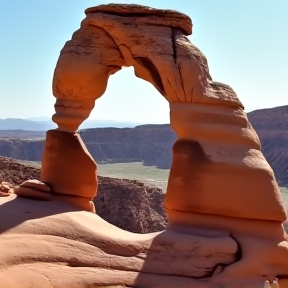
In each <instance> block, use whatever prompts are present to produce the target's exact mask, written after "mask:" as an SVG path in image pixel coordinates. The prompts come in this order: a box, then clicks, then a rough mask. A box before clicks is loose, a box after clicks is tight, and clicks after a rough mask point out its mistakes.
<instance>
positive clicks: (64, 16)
mask: <svg viewBox="0 0 288 288" xmlns="http://www.w3.org/2000/svg"><path fill="white" fill-rule="evenodd" d="M111 2H113V1H111ZM117 2H119V1H117V0H114V2H113V3H117ZM129 2H130V3H138V4H143V5H148V6H152V7H158V8H171V9H176V10H179V11H181V12H184V13H186V14H188V15H189V16H190V17H191V18H192V21H193V24H194V28H193V35H192V37H190V40H191V41H192V42H193V43H194V44H195V45H196V46H198V47H199V48H200V49H201V50H202V52H203V53H204V54H205V55H206V57H207V58H208V63H209V67H210V72H211V75H212V77H213V80H215V81H220V82H224V83H227V84H229V85H231V86H232V87H233V88H234V90H235V91H236V92H237V94H238V97H239V98H240V99H241V101H242V102H243V103H244V105H245V107H246V111H251V110H255V109H261V108H267V107H275V106H280V105H288V97H287V96H288V0H177V1H175V0H173V1H172V0H157V1H156V0H154V1H151V0H143V1H137V0H135V1H124V0H123V1H121V3H129ZM103 3H110V1H91V0H81V1H76V0H25V1H24V0H0V39H1V41H0V43H1V45H0V118H7V117H9V118H30V117H36V116H51V115H52V114H53V113H54V108H53V105H54V102H55V98H54V97H53V96H52V89H51V82H52V75H53V70H54V67H55V64H56V61H57V59H58V56H59V52H60V50H61V48H62V47H63V45H64V43H65V42H66V41H67V40H69V39H70V38H71V35H72V33H73V32H74V31H75V30H77V29H78V28H79V25H80V21H81V20H82V19H83V18H84V16H85V15H84V10H85V8H88V7H91V6H96V5H99V4H103ZM119 3H120V2H119ZM156 3H157V4H156ZM90 118H91V119H113V120H119V121H124V120H125V121H127V120H128V121H131V122H132V121H134V122H136V121H137V122H146V123H164V122H168V119H169V118H168V105H167V103H166V101H165V100H164V98H162V96H161V95H159V94H158V92H157V91H156V90H155V89H154V88H153V87H152V85H150V84H149V83H146V82H144V81H143V80H140V79H138V78H136V77H135V76H134V74H133V69H132V68H125V69H123V70H122V71H120V72H118V73H117V74H116V75H113V76H112V77H110V80H109V84H108V89H107V91H106V93H105V94H104V95H103V96H102V98H100V99H99V100H97V101H96V105H95V108H94V110H93V112H92V114H91V116H90Z"/></svg>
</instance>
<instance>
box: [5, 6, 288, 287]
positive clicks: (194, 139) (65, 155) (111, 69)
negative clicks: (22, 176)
mask: <svg viewBox="0 0 288 288" xmlns="http://www.w3.org/2000/svg"><path fill="white" fill-rule="evenodd" d="M191 32H192V23H191V20H190V19H189V18H188V17H187V16H185V15H183V14H181V13H178V12H176V11H168V10H158V9H152V8H149V7H143V6H138V5H114V4H110V5H101V6H98V7H94V8H89V9H87V10H86V18H85V19H84V20H83V21H82V23H81V28H80V29H79V30H78V31H76V32H75V33H74V34H73V37H72V39H71V40H70V41H68V42H67V43H66V44H65V46H64V48H63V49H62V51H61V54H60V57H59V60H58V62H57V66H56V68H55V73H54V78H53V93H54V95H55V97H56V98H57V99H56V104H55V110H56V113H55V115H54V116H53V120H54V122H55V123H57V124H58V129H57V131H49V132H48V133H47V139H46V146H45V152H44V157H43V170H42V172H41V176H40V180H41V181H42V182H44V183H47V185H51V186H52V188H53V190H54V193H55V197H54V198H53V199H54V200H53V201H54V202H55V203H54V202H53V201H52V202H51V201H50V202H51V203H54V205H55V207H57V209H58V210H57V209H56V208H55V211H56V212H57V213H58V214H57V216H51V217H50V216H49V217H48V216H47V215H46V217H43V218H42V221H40V222H39V221H38V222H37V220H36V221H35V220H34V221H32V223H33V225H32V226H33V229H31V226H29V221H28V224H27V223H24V224H23V225H19V226H16V227H14V228H10V230H9V233H12V234H13V235H14V234H21V235H23V233H24V234H29V233H30V234H33V235H34V234H37V235H39V234H40V235H53V236H55V235H57V236H59V237H60V239H61V241H63V242H61V241H60V242H57V241H56V240H55V239H53V237H52V238H51V237H50V238H49V237H48V236H47V237H46V238H47V239H46V238H45V237H44V236H43V237H42V238H41V237H40V239H43V241H44V239H45V241H48V242H50V241H51V243H54V244H55V245H56V246H55V248H53V249H52V248H51V246H49V244H48V242H45V241H44V242H45V243H44V242H43V243H42V246H41V245H40V244H39V246H37V243H38V238H37V237H38V236H37V237H36V236H35V235H34V236H33V237H34V238H33V237H32V236H31V241H32V242H33V241H34V242H33V243H34V244H33V249H36V251H39V253H40V251H41V249H45V250H46V249H47V251H48V250H49V249H50V251H51V253H50V254H49V255H50V256H48V255H46V254H45V255H44V254H43V255H44V256H43V257H48V260H49V261H48V262H49V263H50V264H49V265H50V266H49V265H48V266H45V267H44V266H41V265H40V264H39V265H38V264H30V266H29V265H28V266H27V267H26V268H27V269H29V268H31V269H32V268H33V271H35V270H36V269H37V270H38V274H37V273H36V272H35V273H36V274H35V273H34V272H33V273H34V274H35V275H34V274H33V275H32V274H31V275H30V277H32V276H33V277H36V276H37V277H40V276H39V275H45V276H46V277H47V278H48V279H49V281H52V280H51V279H54V280H55V279H56V278H57V277H56V272H57V273H59V269H60V268H59V267H57V271H56V267H55V265H54V264H51V263H58V262H65V263H69V266H73V267H94V268H95V269H94V270H93V274H91V273H90V272H91V271H90V270H89V269H86V270H85V269H84V268H83V269H84V270H81V271H82V274H81V275H82V276H81V275H80V274H78V273H75V272H74V273H73V274H72V272H71V270H69V269H67V268H63V267H61V269H62V270H61V271H62V272H63V273H67V275H69V277H70V278H69V277H68V278H67V279H68V280H69V279H70V281H72V279H74V280H73V281H80V282H81V281H82V282H81V283H83V284H81V285H82V286H81V285H80V286H79V287H88V286H89V285H90V284H92V283H94V284H95V283H96V284H103V283H105V284H114V283H115V281H116V283H117V284H119V283H125V284H127V285H129V286H133V287H152V286H159V287H165V288H167V287H180V286H182V285H187V286H189V285H190V286H191V287H192V286H193V287H194V286H195V287H219V286H217V285H227V287H263V285H264V281H265V280H266V279H268V280H270V281H273V279H275V277H279V278H282V279H280V280H279V284H280V286H281V287H283V288H284V287H285V286H284V283H285V281H286V283H287V281H288V272H287V271H288V260H287V259H288V242H287V235H286V233H285V231H284V228H283V222H284V221H285V219H286V213H285V209H284V206H283V203H282V198H281V195H280V192H279V188H278V186H277V183H276V181H275V177H274V174H273V171H272V169H271V167H270V166H269V165H268V163H267V162H266V160H265V158H264V157H263V155H262V153H261V150H260V142H259V139H258V136H257V134H256V133H255V131H254V130H253V128H252V127H251V125H250V123H249V121H248V120H247V117H246V114H245V112H244V107H243V105H242V104H241V102H240V101H239V99H238V98H237V96H236V94H235V92H234V91H233V90H232V89H231V88H230V87H229V86H227V85H224V84H221V83H218V82H213V81H212V78H211V76H210V74H209V69H208V64H207V60H206V58H205V56H204V55H203V54H202V53H201V51H199V49H198V48H196V47H195V46H194V45H193V44H192V43H191V42H190V41H189V40H188V38H187V37H186V36H187V35H189V34H191ZM122 66H133V67H134V70H135V75H136V76H137V77H140V78H142V79H144V80H146V81H148V82H150V83H151V84H152V85H154V86H155V88H156V89H157V90H158V91H159V92H160V93H161V94H162V95H163V96H164V97H165V98H166V100H167V101H169V103H170V116H171V117H170V118H171V126H172V128H173V129H174V131H175V132H176V133H177V136H178V140H177V141H176V143H175V144H174V147H173V164H172V167H171V172H170V176H169V183H168V188H167V195H166V198H165V202H164V205H165V207H166V210H167V214H168V223H169V224H168V228H167V229H166V231H164V232H162V233H159V234H157V235H153V236H152V235H149V234H148V235H141V236H139V235H137V234H132V233H130V234H129V233H126V232H125V233H124V232H123V231H121V230H119V229H116V228H115V227H113V226H111V225H109V224H108V223H106V222H104V221H102V220H101V219H99V217H97V215H93V214H91V213H88V214H87V212H72V211H69V212H68V214H67V215H61V214H59V209H60V208H61V207H62V206H63V207H64V208H65V209H66V210H65V209H64V208H63V209H64V210H65V211H67V209H68V206H65V205H68V204H69V205H71V204H72V205H71V206H69V207H76V206H78V208H77V209H80V210H86V211H93V209H91V204H90V203H91V202H89V201H90V200H91V199H92V197H93V196H94V195H95V192H96V189H97V180H96V164H95V162H94V161H93V159H92V157H91V156H90V155H89V153H88V151H87V150H86V148H85V146H84V144H83V143H82V142H81V139H80V137H79V135H78V134H77V132H76V131H77V129H78V127H79V125H80V124H81V123H82V122H83V121H84V120H85V119H86V118H87V117H88V116H89V114H90V112H91V110H92V109H93V107H94V102H95V100H97V99H98V98H99V97H101V96H102V95H103V94H104V92H105V90H106V86H107V81H108V78H109V76H110V75H112V74H114V73H115V72H117V71H118V70H120V69H121V67H122ZM60 159H61V160H60ZM71 199H73V200H71ZM12 200H13V201H15V200H17V198H13V199H12V198H11V197H10V198H9V200H6V202H5V201H4V202H5V203H6V204H7V203H8V202H9V201H10V202H12V203H13V201H12ZM19 201H20V202H19ZM57 201H60V202H59V203H62V204H61V205H62V206H61V205H60V204H59V203H58V202H57ZM18 202H19V203H22V202H21V200H19V199H18ZM18 202H16V204H15V205H16V206H17V205H18V206H17V207H18V208H19V209H20V210H19V211H22V210H21V209H24V208H23V207H22V206H21V205H24V206H25V205H26V206H25V207H26V208H25V209H26V210H27V209H28V210H29V209H30V208H28V207H30V206H31V204H29V203H30V202H29V203H28V202H26V204H25V203H22V204H21V205H20V204H17V203H18ZM41 203H42V204H41V205H39V207H40V206H43V209H44V210H45V209H49V208H48V207H49V205H48V204H49V203H48V204H43V203H44V202H41ZM45 203H47V202H45ZM57 203H58V204H57ZM10 205H11V204H10ZM19 205H20V206H19ZM59 205H60V206H59ZM52 206H53V205H52V204H50V207H52ZM21 207H22V208H21ZM39 207H37V209H40V208H39ZM61 209H62V208H61ZM61 209H60V210H61ZM70 209H72V208H70ZM74 209H76V208H74ZM123 209H124V207H123ZM68 210H69V209H68ZM23 211H24V210H23ZM41 211H42V210H41ZM56 212H55V214H56ZM6 216H7V215H6ZM20 216H21V212H19V215H18V216H17V217H20ZM26 217H27V216H26ZM54 222H55V225H56V224H57V223H62V224H63V225H59V224H57V225H59V226H57V225H56V226H57V227H58V228H57V229H56V228H53V225H51V223H54ZM37 223H38V224H37ZM40 224H41V225H40ZM39 225H40V226H39ZM69 226H70V227H73V232H72V230H71V228H69ZM43 227H44V228H43ZM93 227H96V228H93ZM61 229H63V230H61ZM9 233H8V236H4V237H2V240H3V241H4V242H3V243H4V244H5V245H6V246H7V247H8V251H11V247H12V246H13V245H12V244H8V240H9V239H10V240H9V241H11V243H17V241H19V240H17V237H16V239H15V238H13V237H14V236H11V235H10V234H9ZM9 235H10V236H9ZM5 237H8V238H7V239H6V238H5ZM80 239H81V240H80ZM82 239H84V240H82ZM71 240H73V241H78V242H77V243H78V244H77V245H79V246H77V249H78V250H77V249H76V248H75V249H73V247H75V246H73V245H74V244H72V243H71V242H69V241H71ZM13 241H15V242H13ZM32 242H31V243H32ZM80 242H81V243H80ZM9 243H10V242H9ZM83 243H85V245H88V244H89V245H92V246H93V247H94V248H93V251H92V250H89V249H90V248H89V249H88V247H86V246H85V247H84V246H83V247H82V246H81V245H82V244H83ZM92 243H93V244H92ZM9 245H10V246H9ZM83 245H84V244H83ZM62 246H65V247H68V248H67V250H60V247H62ZM80 247H81V249H80ZM9 249H10V250H9ZM23 249H24V248H23ZM31 249H32V248H31V246H29V245H27V246H25V249H24V250H21V251H22V252H23V251H25V253H26V254H27V255H30V253H31V251H32V250H31ZM37 249H38V250H37ZM91 249H92V248H91ZM80 250H81V251H82V252H79V251H80ZM88 250H89V256H88ZM77 251H78V252H77ZM22 252H21V253H22ZM66 252H67V253H68V254H65V253H66ZM9 253H10V254H9ZM15 253H16V252H15ZM15 253H14V254H13V253H12V252H8V254H7V256H5V257H6V259H8V261H12V259H14V258H15ZM37 253H38V252H37ZM61 253H62V257H63V258H64V260H65V261H64V260H61V261H60V258H59V255H61ZM91 253H92V255H93V258H91V257H90V255H91ZM106 253H108V254H109V257H108V256H107V254H106ZM16 254H17V253H16ZM26 254H25V255H26ZM71 254H73V255H75V257H74V258H75V259H74V260H73V261H72V260H71V259H68V258H69V255H71ZM83 255H84V256H85V255H86V258H85V257H84V258H83ZM16 256H17V257H19V255H18V254H17V255H16ZM123 256H125V257H124V258H123ZM13 257H14V258H13ZM87 257H88V258H87ZM89 257H90V258H89ZM108 258H109V260H108ZM0 259H1V258H0ZM2 259H3V258H2ZM27 259H29V260H27V261H28V262H29V261H30V262H31V263H35V260H33V257H30V256H29V257H28V258H27ZM45 259H46V258H45ZM140 259H141V260H140ZM196 259H197V260H196ZM33 261H34V262H33ZM71 261H72V262H73V263H72V262H71ZM30 262H29V263H30ZM36 262H37V261H36ZM9 263H10V262H9ZM16 263H18V264H19V263H22V262H21V261H20V260H19V261H18V262H17V261H16ZM0 265H1V262H0ZM35 265H36V266H37V265H38V266H37V267H36V266H35ZM26 268H25V267H23V269H22V273H23V274H21V273H20V272H21V267H17V268H15V267H14V270H15V269H16V270H17V269H18V270H17V271H16V270H15V272H17V275H24V273H27V271H28V270H27V269H26ZM110 269H113V270H116V272H113V279H115V281H113V283H112V278H111V277H112V274H109V270H110ZM12 270H13V269H12ZM12 270H11V271H12ZM75 271H76V270H75ZM77 271H78V270H77ZM124 271H125V273H126V274H127V273H128V274H127V275H128V276H124ZM127 271H128V272H127ZM9 273H10V272H9V271H8V272H4V274H3V273H2V275H3V276H4V278H2V279H4V283H6V282H5V281H8V282H7V283H11V282H9V280H7V279H9V277H11V275H10V274H9ZM11 273H12V272H11ZM75 274H77V277H78V278H77V277H76V276H75ZM25 275H26V274H25ZM27 275H28V274H27ZM47 275H48V276H47ZM175 276H177V277H175ZM19 277H20V276H19ZM19 277H18V278H19ZM23 277H24V276H23ZM24 278H25V277H24ZM24 278H23V279H24ZM283 278H287V279H286V280H283ZM19 279H20V278H19ZM21 279H22V278H21ZM25 279H27V276H26V278H25ZM35 279H36V278H35ZM79 279H80V280H79ZM197 279H198V280H197ZM54 280H53V281H54ZM27 281H28V280H27ZM35 281H36V282H37V281H38V280H35ZM53 281H52V283H53V284H52V285H56V286H57V285H58V284H57V283H58V282H57V281H56V280H55V281H56V282H57V283H56V282H55V281H54V282H55V284H54V282H53ZM83 281H84V282H83ZM36 282H35V283H36ZM2 283H3V281H2V282H1V280H0V284H2ZM27 283H29V284H31V283H33V282H32V280H30V282H29V281H28V282H27ZM50 283H51V282H50ZM67 283H68V282H67ZM70 283H71V282H70ZM156 284H157V285H156ZM64 286H65V285H64ZM64 286H63V285H62V286H59V285H58V286H57V287H64ZM66 286H67V285H66ZM25 287H26V286H25Z"/></svg>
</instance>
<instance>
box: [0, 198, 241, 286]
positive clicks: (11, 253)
mask: <svg viewBox="0 0 288 288" xmlns="http://www.w3.org/2000/svg"><path fill="white" fill-rule="evenodd" d="M15 197H16V196H15V195H11V196H9V197H4V198H1V200H0V201H1V202H0V203H1V204H2V207H1V209H0V216H1V219H11V221H5V222H4V221H3V222H1V226H0V232H1V233H2V234H1V237H0V252H1V254H0V255H1V257H0V284H1V285H2V286H3V285H4V284H5V285H4V287H13V285H16V283H17V281H18V283H19V280H20V279H21V282H22V281H23V282H22V283H23V284H22V286H21V287H29V286H28V284H29V285H31V283H33V284H34V285H35V286H37V287H43V286H41V285H40V284H41V281H44V283H45V281H48V280H50V281H51V286H50V287H67V286H69V287H91V284H92V283H97V284H101V283H104V284H108V283H109V284H121V283H123V281H125V284H127V285H132V286H134V285H135V284H136V283H137V282H139V281H140V280H139V279H138V276H139V275H138V274H137V272H140V271H141V272H143V274H141V275H140V277H143V279H142V280H141V281H140V283H145V282H148V283H149V282H150V283H151V282H152V283H153V282H154V283H155V280H154V279H153V277H155V279H157V278H158V280H157V282H158V281H160V283H161V282H163V280H164V283H166V281H169V279H170V278H171V279H173V277H172V276H174V277H175V276H178V277H179V276H181V277H183V279H181V280H180V281H183V280H185V281H188V283H189V282H191V283H193V280H192V279H190V280H189V278H188V277H196V278H199V277H205V276H211V275H212V274H213V273H216V274H217V273H219V268H220V270H221V269H222V268H221V267H223V266H225V265H228V264H230V263H233V262H234V261H235V259H236V252H237V243H236V242H235V241H234V240H233V239H232V238H231V237H229V235H227V233H224V232H218V233H217V234H216V233H215V235H214V236H209V237H205V235H201V231H200V232H199V231H195V233H194V234H196V235H188V234H183V233H179V232H176V231H172V230H167V231H163V232H157V233H151V234H143V235H141V234H133V233H130V232H128V231H124V230H121V229H119V228H117V227H115V226H112V225H111V224H108V223H107V222H105V221H104V220H102V219H101V218H100V217H99V216H96V215H95V214H92V213H89V212H83V211H80V210H79V211H77V209H75V206H72V205H70V204H68V203H66V202H64V201H62V200H61V199H60V198H58V197H57V196H55V198H54V199H53V205H51V204H50V203H51V202H50V201H37V200H34V201H32V200H28V199H25V198H21V197H17V198H15ZM14 211H17V214H15V212H14ZM12 219H13V220H12ZM16 224H17V225H16ZM197 234H200V235H197ZM104 235H105V236H104ZM103 236H104V237H103ZM19 243H21V245H19ZM41 259H42V260H41ZM44 259H45V260H44ZM171 259H173V261H171ZM184 259H185V261H183V260H184ZM39 260H40V261H41V262H42V261H45V264H41V262H39ZM59 263H66V264H65V265H59ZM16 264H17V265H16ZM218 266H219V268H218ZM216 268H218V269H217V271H218V272H217V271H216ZM111 269H112V270H115V274H114V275H113V278H111V276H112V274H111ZM29 271H30V272H29ZM78 271H79V272H80V271H81V273H79V272H78ZM109 271H110V272H109ZM127 271H131V272H128V275H125V273H124V272H126V273H127ZM215 271H216V272H215ZM32 272H33V274H31V273H32ZM11 273H16V274H17V277H11V275H12V274H11ZM16 274H14V275H16ZM155 274H156V275H155ZM157 274H158V276H157ZM33 275H34V276H33ZM44 275H46V277H44ZM63 275H66V276H65V277H63ZM160 275H162V277H163V276H165V275H166V276H167V279H166V278H165V277H164V278H163V279H161V277H160ZM32 276H33V277H32ZM99 277H100V278H99ZM63 278H64V280H65V281H63ZM165 279H166V280H165ZM61 281H62V282H61ZM114 281H116V282H114ZM79 282H80V283H82V286H81V285H79V286H74V285H75V284H76V283H79ZM24 283H27V284H26V285H25V284H24ZM72 283H73V285H72ZM43 285H44V284H43ZM58 285H59V286H58ZM65 285H66V286H65ZM86 285H87V286H86ZM150 285H151V284H150ZM150 285H149V286H150ZM18 287H19V286H18ZM44 287H45V286H44ZM47 287H49V286H47ZM160 287H162V286H161V285H160Z"/></svg>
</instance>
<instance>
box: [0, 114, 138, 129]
mask: <svg viewBox="0 0 288 288" xmlns="http://www.w3.org/2000/svg"><path fill="white" fill-rule="evenodd" d="M141 124H143V123H133V122H118V121H114V120H93V119H91V120H90V119H88V120H86V121H85V122H84V123H83V124H82V125H81V126H80V129H88V128H103V127H116V128H124V127H127V128H132V127H135V126H137V125H141ZM56 127H57V126H56V124H55V123H54V122H52V120H51V119H50V118H49V117H33V118H29V119H16V118H7V119H0V130H24V131H47V130H49V129H55V128H56Z"/></svg>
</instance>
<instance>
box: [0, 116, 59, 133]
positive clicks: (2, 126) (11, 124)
mask: <svg viewBox="0 0 288 288" xmlns="http://www.w3.org/2000/svg"><path fill="white" fill-rule="evenodd" d="M56 127H57V126H56V124H55V123H53V122H52V121H32V120H29V119H15V118H7V119H0V130H28V131H46V130H49V129H54V128H56Z"/></svg>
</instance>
